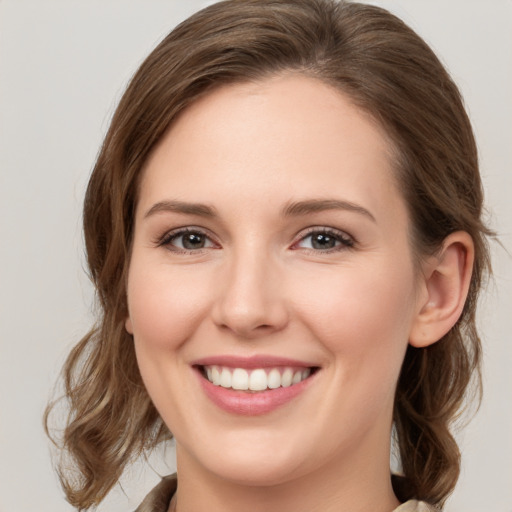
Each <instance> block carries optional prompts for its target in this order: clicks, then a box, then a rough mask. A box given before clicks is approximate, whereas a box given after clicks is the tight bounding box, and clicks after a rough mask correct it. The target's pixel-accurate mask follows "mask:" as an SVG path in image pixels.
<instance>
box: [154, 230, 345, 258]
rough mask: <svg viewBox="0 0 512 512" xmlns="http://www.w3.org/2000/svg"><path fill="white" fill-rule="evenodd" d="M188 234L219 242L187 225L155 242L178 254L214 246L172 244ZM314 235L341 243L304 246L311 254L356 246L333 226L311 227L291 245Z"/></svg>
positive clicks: (196, 251) (295, 245)
mask: <svg viewBox="0 0 512 512" xmlns="http://www.w3.org/2000/svg"><path fill="white" fill-rule="evenodd" d="M187 234H193V235H198V236H201V237H205V238H206V239H207V240H209V241H210V243H211V244H212V245H213V246H214V248H215V246H217V248H218V246H219V245H218V243H217V242H216V241H214V240H213V238H212V237H211V236H210V235H208V234H207V233H206V232H205V231H204V230H203V229H201V228H195V227H187V228H179V229H175V230H173V231H169V232H167V233H165V234H164V235H163V236H162V237H160V238H158V239H157V240H156V242H155V245H156V246H158V247H166V248H167V249H168V250H170V251H172V252H174V253H178V254H184V255H187V254H196V255H197V254H202V252H203V250H205V249H211V248H212V247H201V248H199V249H185V248H180V247H176V246H173V245H172V242H173V241H175V240H177V239H179V238H180V237H183V236H185V235H187ZM313 235H324V236H327V237H331V238H333V239H334V240H335V242H339V245H337V246H335V247H332V248H329V249H314V248H302V249H303V250H304V251H305V252H307V253H310V254H330V253H334V252H340V251H344V250H347V249H353V248H354V246H355V240H354V239H353V238H352V237H351V236H350V235H348V234H347V233H345V232H343V231H339V230H337V229H333V228H326V227H311V228H309V229H308V230H307V231H306V232H305V233H301V234H300V238H299V239H298V240H297V241H296V242H294V243H293V244H292V246H291V249H292V250H300V249H301V247H298V245H299V244H300V243H301V242H303V241H304V240H306V239H307V238H308V237H311V236H313Z"/></svg>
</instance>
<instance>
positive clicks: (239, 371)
mask: <svg viewBox="0 0 512 512" xmlns="http://www.w3.org/2000/svg"><path fill="white" fill-rule="evenodd" d="M231 387H232V388H233V389H241V390H246V389H249V374H248V373H247V371H246V370H244V369H243V368H235V370H234V371H233V376H232V378H231Z"/></svg>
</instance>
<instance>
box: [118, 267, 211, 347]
mask: <svg viewBox="0 0 512 512" xmlns="http://www.w3.org/2000/svg"><path fill="white" fill-rule="evenodd" d="M148 267H149V268H151V269H152V270H151V271H146V272H145V271H143V270H142V269H140V268H139V266H138V264H137V261H136V260H135V261H132V267H131V268H130V275H129V278H128V309H129V314H130V321H131V325H132V329H133V334H134V336H135V339H136V341H137V342H138V344H142V345H144V347H145V349H147V350H157V351H160V350H163V351H166V350H167V351H168V350H173V349H176V348H177V347H179V346H180V345H182V344H183V343H185V342H186V341H187V339H188V338H189V337H190V335H191V334H192V332H193V330H194V326H196V325H197V322H198V321H199V318H201V317H202V316H203V315H204V311H205V310H207V309H208V307H209V302H210V297H209V295H208V293H207V290H208V287H207V286H205V281H204V276H202V275H200V274H199V273H198V272H197V271H196V272H195V273H192V272H187V271H185V272H183V271H176V270H175V269H173V268H172V267H166V266H165V265H164V266H160V267H158V266H157V267H151V266H150V265H148Z"/></svg>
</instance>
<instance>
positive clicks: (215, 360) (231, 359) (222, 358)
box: [191, 354, 318, 369]
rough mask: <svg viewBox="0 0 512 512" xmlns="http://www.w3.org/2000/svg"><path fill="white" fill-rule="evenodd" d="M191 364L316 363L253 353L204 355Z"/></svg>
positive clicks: (271, 365) (307, 365)
mask: <svg viewBox="0 0 512 512" xmlns="http://www.w3.org/2000/svg"><path fill="white" fill-rule="evenodd" d="M191 364H192V366H214V365H216V366H226V367H229V368H247V369H254V368H275V367H278V366H293V367H303V368H312V367H316V366H318V365H315V364H312V363H311V362H306V361H300V360H297V359H290V358H288V357H278V356H272V355H265V354H261V355H254V356H249V357H242V356H235V355H218V356H210V357H204V358H201V359H197V360H195V361H193V362H192V363H191Z"/></svg>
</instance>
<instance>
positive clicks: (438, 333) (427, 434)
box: [394, 231, 481, 505]
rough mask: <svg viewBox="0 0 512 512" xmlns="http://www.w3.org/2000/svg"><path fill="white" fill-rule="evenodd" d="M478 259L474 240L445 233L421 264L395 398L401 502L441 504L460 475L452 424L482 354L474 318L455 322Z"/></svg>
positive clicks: (397, 486) (397, 483) (396, 483)
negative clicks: (419, 295)
mask: <svg viewBox="0 0 512 512" xmlns="http://www.w3.org/2000/svg"><path fill="white" fill-rule="evenodd" d="M473 261H474V245H473V241H472V239H471V237H470V236H469V235H468V234H467V233H465V232H462V231H458V232H454V233H452V234H450V235H449V236H448V237H446V239H445V241H444V243H443V244H442V247H441V249H440V250H439V251H438V253H437V254H436V255H434V256H432V257H430V258H428V260H427V261H426V262H425V265H424V268H423V272H424V274H423V276H424V277H423V282H422V286H424V290H423V295H422V302H421V303H420V306H419V307H420V310H419V312H418V317H417V319H416V321H415V324H414V325H413V328H412V331H411V338H410V345H409V347H408V349H407V352H406V356H405V359H404V363H403V365H402V370H401V374H400V378H399V382H398V386H397V393H396V397H395V408H394V421H395V428H396V437H397V442H398V446H399V450H400V458H401V462H402V470H403V472H404V474H405V475H406V478H402V479H395V481H394V488H395V492H396V493H397V496H398V497H399V498H400V499H401V500H407V499H410V498H418V499H422V500H425V501H428V502H431V503H437V504H439V505H442V504H443V503H444V501H445V500H446V497H447V496H448V494H449V492H451V490H452V489H453V487H454V486H455V483H456V482H457V479H458V476H459V472H460V451H459V448H458V446H457V443H456V441H455V439H454V437H453V435H452V433H451V432H450V426H451V423H452V421H453V420H454V419H455V418H457V416H458V414H459V412H460V409H461V406H462V403H463V400H464V398H465V395H466V393H467V387H468V384H469V383H470V381H471V378H472V377H473V376H475V375H476V377H477V383H478V386H477V389H478V390H480V372H479V369H480V358H481V353H480V343H479V339H478V335H477V333H476V328H475V325H474V321H471V322H467V319H466V322H467V323H466V326H467V330H468V331H469V332H464V331H463V330H462V328H461V325H458V324H460V323H461V321H462V320H463V313H464V310H465V305H466V299H467V296H468V291H469V289H470V283H471V276H472V268H473ZM472 314H473V315H474V311H473V313H472ZM473 320H474V319H473ZM439 496H444V498H443V499H442V500H439V499H438V497H439Z"/></svg>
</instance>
